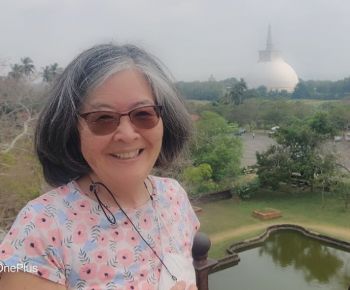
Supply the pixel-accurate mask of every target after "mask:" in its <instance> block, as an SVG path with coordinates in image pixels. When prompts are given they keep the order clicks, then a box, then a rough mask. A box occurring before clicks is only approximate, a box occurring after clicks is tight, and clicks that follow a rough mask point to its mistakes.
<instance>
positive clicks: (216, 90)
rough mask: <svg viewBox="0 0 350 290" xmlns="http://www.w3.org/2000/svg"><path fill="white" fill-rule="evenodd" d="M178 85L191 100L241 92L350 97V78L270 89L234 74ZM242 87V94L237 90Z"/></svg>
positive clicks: (262, 95) (259, 95) (248, 95)
mask: <svg viewBox="0 0 350 290" xmlns="http://www.w3.org/2000/svg"><path fill="white" fill-rule="evenodd" d="M176 85H177V88H178V89H179V91H180V92H181V93H182V94H183V95H184V96H185V98H186V99H190V100H209V101H219V100H220V99H223V98H227V97H230V95H231V97H232V96H233V97H234V96H240V97H241V98H242V99H251V98H263V99H278V98H286V99H320V100H338V99H345V98H349V97H350V78H344V79H343V80H338V81H314V80H309V81H304V80H300V81H299V83H298V84H297V86H296V87H295V89H294V91H293V92H291V93H289V92H287V91H285V90H282V91H275V90H268V89H267V88H266V87H265V86H261V87H259V88H256V89H252V88H248V86H247V84H246V82H245V80H244V79H240V80H238V79H236V78H230V79H225V80H222V81H215V80H209V81H203V82H200V81H195V82H183V81H182V82H177V83H176ZM238 89H241V94H240V95H237V94H236V92H237V90H238Z"/></svg>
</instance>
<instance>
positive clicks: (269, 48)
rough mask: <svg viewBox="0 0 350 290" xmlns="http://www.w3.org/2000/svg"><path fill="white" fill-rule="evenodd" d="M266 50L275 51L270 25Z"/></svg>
mask: <svg viewBox="0 0 350 290" xmlns="http://www.w3.org/2000/svg"><path fill="white" fill-rule="evenodd" d="M266 50H270V51H271V50H273V44H272V35H271V25H270V24H269V28H268V31H267V40H266Z"/></svg>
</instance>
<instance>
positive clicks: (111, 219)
mask: <svg viewBox="0 0 350 290" xmlns="http://www.w3.org/2000/svg"><path fill="white" fill-rule="evenodd" d="M90 180H91V184H90V186H89V190H90V191H91V192H92V193H93V194H94V195H95V197H96V199H97V201H98V203H99V205H100V206H101V208H102V211H103V213H104V215H105V216H106V218H107V220H108V221H109V222H110V223H111V224H112V225H115V224H116V223H117V221H116V219H115V216H114V214H113V213H112V212H111V210H110V209H109V208H108V206H107V205H105V204H104V203H103V202H102V201H101V199H100V198H99V196H98V194H97V192H98V191H97V188H98V186H99V185H101V186H103V187H104V188H105V189H106V190H107V192H108V193H109V194H110V196H111V197H112V199H113V200H114V202H115V203H116V204H117V206H118V207H119V208H120V210H121V211H122V213H123V214H124V215H125V217H126V218H127V219H128V220H129V222H130V223H131V224H132V226H133V228H134V229H135V231H136V232H137V233H138V235H139V236H140V238H141V239H142V240H143V241H144V242H145V243H146V245H147V246H148V247H149V248H150V249H151V251H152V252H153V254H154V255H155V256H156V257H157V258H158V260H159V261H160V262H161V264H162V265H163V266H164V268H165V269H166V270H167V272H168V273H169V275H170V277H171V279H172V280H173V281H175V282H177V277H176V276H175V275H173V274H172V273H171V272H170V270H169V268H168V267H167V266H166V265H165V264H164V262H163V260H162V259H161V257H159V255H158V253H157V252H156V250H155V249H154V248H152V246H151V245H150V244H149V243H148V242H147V241H146V239H145V238H144V237H143V236H142V234H141V233H140V231H139V230H138V229H137V227H136V226H135V224H134V223H133V222H132V220H131V219H130V217H129V216H128V215H127V213H126V212H125V211H124V209H123V208H122V207H121V206H120V204H119V203H118V201H117V199H116V198H115V196H114V195H113V193H112V192H111V191H110V189H109V188H108V187H107V186H106V185H105V184H103V183H102V182H95V181H93V180H92V179H91V177H90ZM143 184H144V185H145V188H146V190H147V192H148V194H149V196H150V199H151V200H152V204H153V197H152V195H151V193H150V192H149V190H148V188H147V185H146V182H143ZM151 184H152V183H151ZM152 187H153V184H152ZM107 212H108V213H107ZM158 226H159V224H158ZM159 230H160V228H159Z"/></svg>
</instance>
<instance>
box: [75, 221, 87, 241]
mask: <svg viewBox="0 0 350 290" xmlns="http://www.w3.org/2000/svg"><path fill="white" fill-rule="evenodd" d="M87 236H88V235H87V230H86V226H85V225H83V224H80V225H78V226H77V227H76V228H75V230H74V232H73V243H76V244H82V243H84V242H86V240H87Z"/></svg>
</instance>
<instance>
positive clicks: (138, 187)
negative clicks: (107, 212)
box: [77, 174, 151, 208]
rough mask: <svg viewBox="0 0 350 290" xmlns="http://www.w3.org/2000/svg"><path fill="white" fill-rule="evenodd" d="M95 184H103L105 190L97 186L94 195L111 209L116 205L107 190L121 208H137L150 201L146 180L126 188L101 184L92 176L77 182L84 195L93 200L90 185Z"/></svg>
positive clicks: (111, 184) (105, 183)
mask: <svg viewBox="0 0 350 290" xmlns="http://www.w3.org/2000/svg"><path fill="white" fill-rule="evenodd" d="M96 182H100V183H103V184H104V185H105V186H106V188H105V187H103V186H101V185H100V186H97V191H96V193H97V194H98V197H99V198H100V199H101V201H102V202H103V203H104V204H106V205H108V206H109V207H111V208H113V207H115V206H117V205H116V203H115V201H114V199H113V197H112V196H111V194H110V193H109V192H108V190H109V191H110V192H111V193H112V194H113V196H114V198H115V199H116V200H117V202H118V204H119V205H120V206H121V207H123V208H138V207H140V206H142V205H144V204H145V203H147V201H148V200H149V199H150V191H149V188H150V187H149V186H151V185H149V184H146V182H147V183H149V181H148V180H146V181H143V180H142V181H139V182H133V183H132V184H128V185H127V186H125V185H123V186H120V185H118V184H113V183H107V182H103V181H102V180H100V179H99V178H98V177H97V176H95V175H92V174H91V175H88V176H84V177H82V178H80V179H78V180H77V183H78V185H79V186H80V187H81V189H82V190H83V191H84V193H85V194H87V195H88V196H89V197H90V198H93V199H96V197H95V196H94V194H93V193H92V192H91V191H90V185H92V184H93V183H96Z"/></svg>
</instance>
